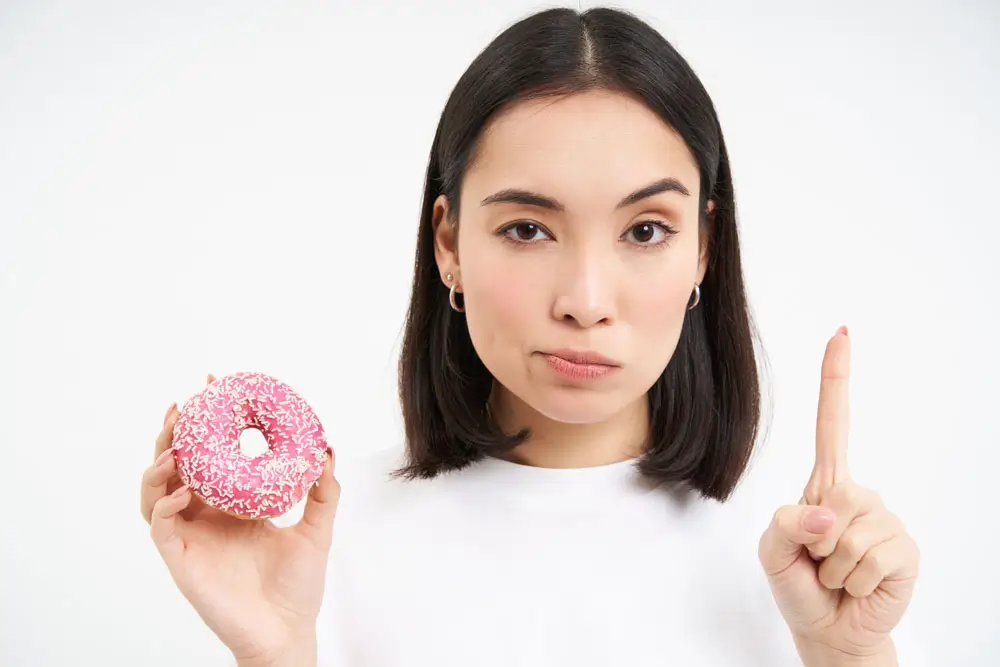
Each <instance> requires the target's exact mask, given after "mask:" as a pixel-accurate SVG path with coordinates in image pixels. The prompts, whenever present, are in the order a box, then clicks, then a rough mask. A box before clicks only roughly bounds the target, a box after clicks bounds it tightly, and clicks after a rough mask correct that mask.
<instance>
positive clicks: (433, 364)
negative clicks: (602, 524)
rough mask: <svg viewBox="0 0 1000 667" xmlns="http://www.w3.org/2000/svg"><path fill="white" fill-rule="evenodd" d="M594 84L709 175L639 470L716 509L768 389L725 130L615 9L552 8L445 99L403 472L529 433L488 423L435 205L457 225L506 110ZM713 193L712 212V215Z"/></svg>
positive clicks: (661, 42)
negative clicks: (688, 294) (631, 101)
mask: <svg viewBox="0 0 1000 667" xmlns="http://www.w3.org/2000/svg"><path fill="white" fill-rule="evenodd" d="M597 89H601V90H608V91H614V92H621V93H625V94H628V95H630V96H633V97H635V98H638V99H639V100H642V101H643V102H644V103H645V104H646V105H647V106H648V107H649V108H650V109H652V110H653V111H654V112H656V113H657V114H658V115H659V116H660V117H661V118H662V119H663V120H664V121H665V122H666V123H667V124H668V125H669V126H670V127H672V128H673V129H674V130H675V131H676V132H677V133H678V134H679V135H680V136H681V137H682V138H683V140H684V142H685V143H686V144H687V146H688V148H689V150H690V151H691V154H692V155H693V156H694V159H695V161H696V163H697V166H698V171H699V174H700V176H701V187H700V195H699V204H698V209H699V211H700V214H699V217H700V220H699V231H700V235H701V239H702V243H707V244H708V252H709V263H708V270H707V272H706V273H705V276H704V280H703V281H702V283H701V300H700V302H699V304H698V305H697V307H695V308H694V309H692V310H689V311H688V312H687V313H686V315H685V318H684V324H683V328H682V331H681V336H680V340H679V341H678V344H677V347H676V349H675V351H674V354H673V357H672V358H671V359H670V362H669V363H668V364H667V366H666V369H665V370H664V371H663V372H662V373H661V374H660V377H659V378H658V379H657V380H656V382H655V384H654V385H653V386H652V388H650V390H649V391H648V401H649V421H650V423H649V437H648V442H647V443H646V447H645V453H644V454H643V456H642V457H641V458H640V460H639V462H638V469H639V470H640V472H641V473H642V474H643V475H644V476H646V477H648V478H651V479H652V480H653V481H654V482H682V483H686V484H688V485H690V487H692V488H693V489H697V490H698V491H699V492H700V493H701V494H702V495H704V496H707V497H711V498H715V499H717V500H720V501H724V500H726V499H727V498H728V497H729V496H730V495H731V494H732V492H733V490H734V489H735V487H736V485H737V483H738V482H739V480H740V479H741V477H742V476H743V473H744V471H745V470H746V468H747V465H748V463H749V460H750V456H751V453H752V451H753V446H754V441H755V440H756V437H757V428H758V421H759V416H760V389H759V384H758V376H757V367H756V361H755V356H754V344H753V343H754V331H753V325H752V322H751V319H750V313H749V310H748V307H747V299H746V294H745V290H744V285H743V276H742V270H741V267H740V251H739V239H738V235H737V229H736V207H735V202H734V199H733V185H732V180H731V178H730V172H729V158H728V156H727V154H726V146H725V143H724V141H723V138H722V130H721V128H720V126H719V121H718V118H717V116H716V113H715V108H714V106H713V104H712V101H711V99H710V98H709V96H708V93H707V92H706V90H705V88H704V87H703V86H702V84H701V82H700V81H699V80H698V77H697V76H695V74H694V72H693V71H692V69H691V67H690V66H689V65H688V64H687V62H686V61H685V60H684V59H683V58H682V57H681V56H680V54H678V53H677V51H676V50H674V48H673V47H672V46H671V45H670V43H669V42H667V41H666V40H665V39H664V38H663V36H662V35H660V34H659V33H658V32H657V31H656V30H654V29H653V28H652V27H650V26H649V25H647V24H646V23H644V22H643V21H642V20H640V19H639V18H637V17H635V16H634V15H632V14H630V13H628V12H624V11H620V10H615V9H609V8H594V9H589V10H587V11H584V12H582V13H580V12H577V11H575V10H573V9H568V8H565V9H549V10H545V11H542V12H539V13H537V14H534V15H531V16H528V17H527V18H524V19H522V20H521V21H519V22H517V23H516V24H514V25H512V26H510V27H509V28H507V29H506V30H504V31H503V32H502V33H501V34H500V35H498V36H497V37H496V39H494V40H493V42H492V43H490V44H489V46H487V47H486V49H484V50H483V51H482V52H481V53H480V54H479V55H478V56H477V57H476V59H475V60H474V61H473V62H472V64H471V65H470V66H469V68H468V70H466V72H465V73H464V74H463V75H462V77H461V78H460V79H459V81H458V84H457V85H456V86H455V89H454V90H453V91H452V93H451V96H450V97H449V99H448V102H447V104H446V105H445V108H444V111H443V112H442V114H441V119H440V122H439V123H438V127H437V132H436V134H435V135H434V143H433V145H432V146H431V153H430V162H429V164H428V166H427V177H426V182H425V185H424V196H423V204H422V210H421V214H420V229H419V235H418V238H417V252H416V267H415V271H414V277H413V291H412V294H411V296H410V307H409V311H408V313H407V317H406V329H405V332H404V337H403V343H402V349H401V356H400V361H399V396H400V401H401V403H402V416H403V422H404V427H405V434H406V450H407V462H406V465H405V466H404V467H402V468H400V469H399V470H396V471H394V474H395V475H396V476H400V477H407V478H409V479H416V478H432V477H435V476H436V475H438V474H439V473H442V472H446V471H449V470H457V469H460V468H463V467H465V466H467V465H468V464H470V463H472V462H474V461H476V460H479V459H482V458H483V457H484V456H486V455H498V454H502V453H503V452H505V451H508V450H510V449H512V448H513V447H515V446H517V445H518V444H520V443H521V442H523V441H524V440H525V439H526V438H527V437H528V436H529V432H528V431H527V429H525V430H522V431H521V432H520V433H518V434H516V435H509V434H508V435H505V434H504V433H502V432H501V431H500V430H499V429H498V428H497V427H496V426H495V425H494V424H493V423H492V421H491V420H490V419H489V418H488V412H487V411H486V409H485V406H486V401H487V398H488V397H489V395H490V391H491V388H492V385H493V377H492V375H491V374H490V372H489V371H488V370H487V369H486V367H485V366H484V365H483V362H482V361H481V360H480V359H479V356H478V355H477V354H476V351H475V349H474V348H473V345H472V341H471V339H470V338H469V330H468V327H467V325H466V322H465V321H464V318H463V316H461V315H460V314H459V313H457V312H455V311H454V310H452V308H451V307H450V305H449V302H448V289H447V288H446V287H445V286H444V285H443V284H442V282H441V279H440V276H439V272H438V268H437V265H436V262H435V258H434V229H433V222H432V216H433V208H434V202H435V200H436V199H437V197H438V196H439V195H441V194H444V195H446V196H447V198H448V202H449V204H450V206H449V219H448V220H447V221H443V222H442V224H445V222H446V223H448V224H454V225H457V224H458V220H459V217H460V210H459V202H460V199H461V198H460V194H461V187H462V180H463V176H464V175H465V173H466V170H467V169H468V168H469V165H470V162H471V160H472V159H473V156H474V155H475V153H476V150H477V146H478V144H479V142H480V140H481V137H482V135H483V130H484V128H485V126H486V125H487V123H488V122H489V121H490V119H491V118H492V117H493V116H494V115H495V114H496V113H497V112H498V111H500V110H501V109H505V108H507V107H508V106H509V105H511V104H514V103H516V102H518V101H522V100H530V99H538V98H542V97H549V96H562V95H567V94H573V93H580V92H584V91H588V90H597ZM709 199H712V200H714V201H715V210H714V212H713V214H711V215H706V214H705V209H706V206H707V202H708V200H709ZM459 233H461V232H460V231H459Z"/></svg>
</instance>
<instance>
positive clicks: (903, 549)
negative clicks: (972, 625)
mask: <svg viewBox="0 0 1000 667" xmlns="http://www.w3.org/2000/svg"><path fill="white" fill-rule="evenodd" d="M850 352H851V348H850V340H849V339H848V337H847V329H846V327H842V328H841V329H840V330H838V332H837V335H835V336H834V337H833V338H832V339H831V340H830V342H829V343H828V344H827V347H826V355H825V357H824V359H823V367H822V379H821V383H820V394H819V414H818V417H817V420H816V463H815V466H814V467H813V472H812V477H811V478H810V479H809V483H808V484H807V485H806V488H805V492H804V495H803V497H802V499H801V500H800V501H799V504H798V505H789V506H785V507H782V508H781V509H779V510H778V511H777V512H776V513H775V514H774V519H773V521H772V522H771V525H770V526H769V527H768V529H767V530H766V531H765V532H764V535H763V536H762V537H761V540H760V545H759V546H760V548H759V556H760V562H761V564H762V565H763V566H764V570H765V572H766V573H767V576H768V579H769V581H770V584H771V590H772V592H773V593H774V598H775V600H776V602H777V604H778V609H779V610H780V611H781V614H782V616H783V617H784V619H785V622H786V623H788V627H789V628H790V629H791V631H792V635H793V637H794V639H795V643H796V646H797V647H798V650H799V654H800V655H801V657H802V658H803V660H804V662H805V664H807V665H809V664H830V665H833V664H859V665H861V664H871V665H882V664H886V665H890V664H892V665H894V664H895V648H894V646H893V644H892V641H891V639H890V634H889V633H890V632H891V631H892V629H893V628H894V627H895V626H896V624H897V623H898V622H899V620H900V619H901V618H902V616H903V613H904V612H905V611H906V608H907V606H908V605H909V603H910V598H911V596H912V594H913V587H914V583H915V582H916V579H917V570H918V561H919V551H918V549H917V545H916V543H915V542H914V541H913V538H912V537H910V535H909V534H908V533H907V532H906V528H905V527H904V526H903V523H902V522H901V521H900V520H899V518H898V517H897V516H895V515H894V514H892V513H890V512H889V511H888V510H887V509H886V508H885V506H884V505H883V504H882V501H881V499H880V498H879V496H878V495H877V494H876V493H875V492H873V491H870V490H868V489H864V488H862V487H860V486H858V485H857V484H855V483H854V482H852V481H851V479H850V477H849V476H848V474H847V439H848V430H849V429H848V427H849V409H848V407H849V406H848V381H849V374H850Z"/></svg>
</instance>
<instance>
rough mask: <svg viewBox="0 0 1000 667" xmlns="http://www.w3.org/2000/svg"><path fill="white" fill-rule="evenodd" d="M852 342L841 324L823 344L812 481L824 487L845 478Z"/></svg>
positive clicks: (846, 475) (820, 487) (845, 328)
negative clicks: (824, 344) (824, 348)
mask: <svg viewBox="0 0 1000 667" xmlns="http://www.w3.org/2000/svg"><path fill="white" fill-rule="evenodd" d="M850 374H851V341H850V339H849V338H848V337H847V327H841V328H840V329H838V330H837V333H836V334H835V335H834V336H833V338H831V339H830V342H829V343H827V345H826V354H825V355H824V357H823V368H822V372H821V374H820V375H821V377H820V386H819V407H818V410H817V414H816V463H815V465H814V466H813V476H812V477H813V479H812V481H813V483H816V484H818V485H819V489H816V490H822V489H827V488H829V487H831V486H833V485H834V484H836V483H837V482H841V481H844V480H846V479H848V477H849V476H848V473H847V440H848V432H849V430H850V405H849V393H848V389H849V383H850Z"/></svg>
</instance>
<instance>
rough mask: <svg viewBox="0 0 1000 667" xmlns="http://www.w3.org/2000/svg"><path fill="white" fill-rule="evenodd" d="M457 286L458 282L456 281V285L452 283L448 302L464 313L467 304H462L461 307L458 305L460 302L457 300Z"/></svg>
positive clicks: (453, 307)
mask: <svg viewBox="0 0 1000 667" xmlns="http://www.w3.org/2000/svg"><path fill="white" fill-rule="evenodd" d="M456 287H458V283H455V284H454V285H452V286H451V289H450V290H448V303H450V304H451V307H452V309H454V310H455V311H457V312H459V313H464V312H465V306H462V307H461V308H459V307H458V303H457V302H456V301H455V288H456Z"/></svg>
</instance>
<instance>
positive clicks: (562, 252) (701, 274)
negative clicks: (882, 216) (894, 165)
mask: <svg viewBox="0 0 1000 667" xmlns="http://www.w3.org/2000/svg"><path fill="white" fill-rule="evenodd" d="M804 224H805V223H804ZM418 234H419V236H418V242H417V261H416V272H415V276H414V282H413V293H412V300H411V305H410V311H409V315H408V318H407V323H406V333H405V340H404V343H403V348H402V356H401V360H400V368H399V371H400V396H401V401H402V411H403V418H404V422H405V432H406V434H405V435H406V437H405V447H403V448H402V449H401V451H400V452H399V453H400V454H401V456H397V452H396V450H395V449H394V448H387V451H386V453H385V454H384V455H380V456H377V457H374V458H370V459H365V460H358V461H354V462H348V461H347V459H343V460H341V461H339V462H338V463H339V465H338V466H337V468H338V469H337V477H336V478H335V477H334V472H333V465H332V462H331V465H330V466H328V471H327V472H326V473H325V474H324V476H323V477H322V478H321V480H320V482H318V483H317V485H316V486H315V488H314V489H313V491H312V492H311V493H310V496H309V498H308V499H307V501H306V503H305V504H304V508H302V516H301V520H299V521H297V522H294V523H292V524H291V525H278V524H277V523H274V522H266V521H263V522H254V521H241V520H238V519H235V518H231V517H229V516H226V515H223V514H221V513H219V512H217V511H215V510H213V509H211V508H209V507H206V506H205V505H204V504H202V503H200V501H198V500H197V499H196V498H195V497H193V496H192V494H191V493H190V491H189V490H187V489H185V488H183V487H181V486H180V481H179V479H178V478H177V474H176V469H175V467H174V463H173V457H171V456H169V455H165V456H159V455H160V454H161V453H162V452H165V450H166V449H167V448H168V447H169V446H170V443H171V433H172V429H173V423H174V420H175V419H176V416H177V411H176V409H175V406H171V409H170V410H168V414H167V417H166V419H165V422H164V426H163V430H162V432H161V434H160V437H159V439H158V440H157V445H156V450H157V451H156V454H157V456H158V458H157V461H158V463H156V464H154V465H153V467H151V468H150V469H148V470H147V471H146V472H145V474H144V475H143V480H142V510H143V513H144V515H145V517H146V519H147V520H148V521H150V523H151V534H152V538H153V540H154V542H155V543H156V546H157V547H158V549H159V551H160V553H161V554H162V557H163V559H164V561H165V562H166V565H167V567H168V568H169V569H170V572H171V574H172V575H173V578H174V580H175V581H176V583H177V585H178V587H179V588H180V590H181V591H182V592H183V594H184V595H185V596H186V597H187V599H188V600H190V602H191V604H192V605H193V606H194V608H195V609H196V610H197V611H198V613H199V614H200V615H201V617H202V618H203V619H204V621H205V622H206V623H207V624H208V626H209V627H210V628H211V629H212V630H213V631H214V632H215V633H216V634H217V635H218V637H219V639H220V640H222V641H223V642H224V643H225V644H226V645H227V646H228V647H229V648H230V649H231V651H232V653H233V655H234V657H235V659H236V661H237V662H238V664H239V665H241V666H244V667H251V666H263V665H268V666H284V665H288V666H295V667H302V666H307V665H309V666H311V665H316V664H320V665H331V666H332V667H344V666H347V665H393V666H395V665H435V666H443V665H462V666H469V665H479V666H482V665H506V666H509V665H547V666H550V665H574V666H580V665H629V666H630V667H634V666H636V665H660V666H662V665H768V666H774V665H782V664H794V663H801V664H805V665H817V666H820V665H823V666H827V665H830V666H832V665H870V666H872V667H874V666H876V665H877V666H880V667H881V666H884V665H895V664H897V660H898V655H901V654H902V651H901V648H902V645H901V643H900V642H899V637H898V635H897V634H894V633H893V629H894V628H895V626H896V625H897V623H898V622H899V620H900V618H901V617H902V615H903V613H904V611H905V610H906V608H907V606H908V604H909V600H910V597H911V594H912V591H913V587H914V582H915V579H916V576H917V564H918V551H917V548H916V546H915V544H914V542H913V540H912V539H911V537H910V536H909V535H908V534H907V533H906V531H905V529H904V528H903V526H902V524H901V523H900V521H899V519H898V518H897V517H896V516H894V515H893V514H890V513H889V511H888V510H887V509H886V508H885V507H884V506H883V505H882V503H881V502H880V500H879V498H878V496H877V495H876V494H875V493H873V492H872V491H869V490H867V489H863V488H860V487H859V486H857V485H856V484H854V483H853V482H852V481H851V479H850V478H849V477H848V474H847V469H846V466H845V462H846V447H847V427H848V405H847V396H848V390H847V382H848V365H849V351H850V348H849V345H850V344H849V340H848V336H847V331H846V329H841V330H839V331H838V332H837V334H836V335H834V336H833V337H832V338H831V340H830V342H829V344H828V346H827V349H826V356H825V358H824V359H823V360H822V366H821V368H822V380H821V384H820V388H819V415H818V419H817V428H816V463H815V467H814V470H813V474H812V477H811V479H810V480H809V481H808V483H807V484H806V486H805V490H804V493H803V496H802V498H801V499H800V500H799V501H798V503H797V504H790V505H788V506H785V507H782V508H780V509H778V510H777V512H776V513H775V514H774V516H773V521H772V523H771V524H770V526H769V527H767V528H766V530H765V531H764V533H763V536H762V537H761V536H760V534H759V528H763V526H761V527H751V528H750V529H749V530H753V531H756V532H754V533H753V534H752V535H751V534H750V533H748V532H747V531H748V529H747V527H746V526H743V525H740V523H739V522H738V521H737V520H736V519H734V517H733V515H732V513H731V512H730V511H729V510H730V506H728V505H726V504H725V501H727V500H728V499H730V497H731V495H732V493H733V491H734V488H735V487H736V485H737V483H738V481H739V480H740V478H741V477H742V475H743V473H744V470H745V468H746V466H747V462H748V460H749V458H750V455H751V452H752V451H753V446H754V442H755V440H756V437H757V433H758V420H759V416H760V406H759V402H760V400H759V399H760V393H759V383H758V375H757V364H756V357H755V353H754V342H755V338H754V335H753V328H752V323H751V318H750V315H749V313H748V308H747V301H746V296H745V292H744V285H743V278H742V274H741V266H740V251H739V241H738V234H737V222H736V208H735V202H734V200H733V184H732V180H731V178H730V167H729V161H728V157H727V153H726V147H725V142H724V141H723V135H722V131H721V129H720V127H719V122H718V119H717V117H716V113H715V110H714V107H713V104H712V102H711V100H710V99H709V96H708V94H707V93H706V91H705V89H704V88H703V87H702V84H701V83H700V82H699V80H698V78H697V77H696V76H695V74H694V73H693V72H692V70H691V68H690V67H689V66H688V64H687V63H686V62H685V60H684V59H683V58H682V57H681V56H680V55H679V54H678V53H677V52H676V51H675V50H674V49H673V48H672V47H671V45H670V44H668V43H667V42H666V41H665V40H664V39H663V37H662V36H661V35H659V34H658V33H657V32H656V31H654V30H653V29H652V28H651V27H649V26H648V25H646V24H644V23H643V22H642V21H640V20H638V19H637V18H635V17H634V16H632V15H630V14H628V13H625V12H621V11H615V10H611V9H603V8H599V9H591V10H589V11H586V12H582V13H579V12H576V11H573V10H570V9H553V10H547V11H543V12H540V13H537V14H535V15H533V16H530V17H528V18H526V19H524V20H522V21H520V22H519V23H517V24H515V25H513V26H511V27H510V28H509V29H507V30H506V31H504V32H503V33H502V34H500V35H499V36H498V37H497V38H496V39H495V40H494V41H493V43H491V44H490V45H489V46H488V47H487V48H486V49H485V50H484V51H483V52H482V53H481V54H480V55H479V56H478V57H477V58H476V60H475V61H474V62H473V63H472V65H471V66H470V68H469V69H468V71H467V72H466V73H465V74H464V75H463V76H462V78H461V79H460V81H459V82H458V84H457V86H456V87H455V90H454V91H453V93H452V95H451V97H450V99H449V100H448V103H447V105H446V107H445V109H444V112H443V114H442V116H441V120H440V124H439V126H438V129H437V134H436V136H435V138H434V144H433V146H432V147H431V153H430V164H429V166H428V171H427V179H426V186H425V194H424V204H423V210H422V211H421V218H420V227H419V231H418ZM210 381H211V377H210ZM345 449H349V448H348V447H347V446H344V445H342V446H340V447H338V451H340V450H345ZM390 473H395V474H390ZM338 479H343V480H345V483H344V494H343V499H342V502H341V487H340V485H339V483H338V481H337V480H338ZM335 514H336V515H337V520H336V528H335V527H334V516H335ZM761 566H762V568H761ZM775 603H776V604H775ZM775 619H777V621H778V623H777V624H776V623H774V622H773V621H774V620H775ZM781 619H783V620H784V623H783V624H782V623H780V620H781ZM776 626H777V627H778V628H779V631H778V632H775V627H776Z"/></svg>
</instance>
